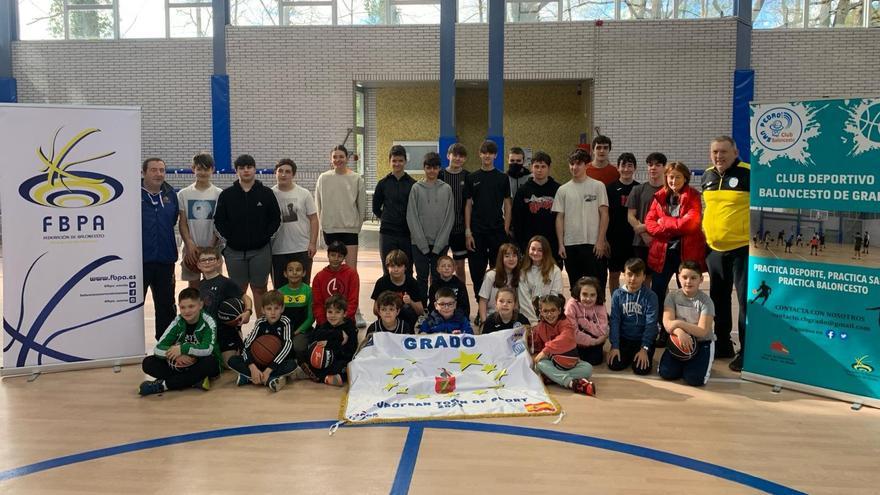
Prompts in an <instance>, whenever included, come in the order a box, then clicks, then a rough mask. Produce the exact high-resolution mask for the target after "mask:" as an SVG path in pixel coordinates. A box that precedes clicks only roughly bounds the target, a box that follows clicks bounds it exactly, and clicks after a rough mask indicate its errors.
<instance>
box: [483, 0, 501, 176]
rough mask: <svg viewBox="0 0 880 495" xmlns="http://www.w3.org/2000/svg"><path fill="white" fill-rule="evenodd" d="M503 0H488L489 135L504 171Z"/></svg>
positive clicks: (496, 165)
mask: <svg viewBox="0 0 880 495" xmlns="http://www.w3.org/2000/svg"><path fill="white" fill-rule="evenodd" d="M504 3H505V2H504V0H489V133H488V134H489V135H488V136H487V138H488V139H491V140H492V141H495V143H496V144H497V145H498V156H497V157H495V168H497V169H498V170H501V171H502V172H503V171H504Z"/></svg>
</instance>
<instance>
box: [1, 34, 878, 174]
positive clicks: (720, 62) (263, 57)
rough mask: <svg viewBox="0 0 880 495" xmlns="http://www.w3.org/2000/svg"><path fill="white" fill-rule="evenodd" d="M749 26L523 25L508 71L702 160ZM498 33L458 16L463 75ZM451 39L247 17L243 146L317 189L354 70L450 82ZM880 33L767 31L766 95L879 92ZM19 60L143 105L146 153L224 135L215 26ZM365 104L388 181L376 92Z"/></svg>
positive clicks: (237, 144) (610, 126)
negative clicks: (573, 83) (210, 36)
mask: <svg viewBox="0 0 880 495" xmlns="http://www.w3.org/2000/svg"><path fill="white" fill-rule="evenodd" d="M735 29H736V23H735V21H734V20H733V19H707V20H688V21H673V20H669V21H633V22H626V21H619V22H605V24H604V25H603V26H601V27H597V26H595V25H594V24H592V23H570V22H566V23H540V24H508V25H507V26H506V27H505V49H506V67H505V77H506V78H507V79H510V80H547V79H551V80H592V91H593V94H594V97H593V109H592V115H590V119H591V121H592V122H593V125H595V126H599V127H600V128H601V130H602V132H603V133H607V134H608V135H609V136H611V138H612V139H613V140H614V152H615V153H616V152H623V151H632V152H634V153H635V154H636V155H637V156H638V157H639V159H640V160H642V159H643V157H644V156H645V155H646V154H647V153H648V152H650V151H654V150H661V151H664V152H665V153H666V154H667V155H668V156H669V157H670V158H675V159H680V160H683V161H685V163H688V164H694V165H695V166H702V165H703V164H704V163H705V162H706V161H707V156H706V155H707V153H706V146H707V145H706V143H707V141H708V139H709V138H710V137H711V136H714V135H716V134H720V133H728V132H730V118H731V95H732V89H731V80H732V73H733V69H734V43H735ZM487 38H488V27H487V26H486V25H478V24H464V25H459V26H458V27H457V34H456V47H457V60H456V75H457V77H458V78H459V79H461V80H484V79H485V78H486V67H487V63H488V59H487V57H488V55H487V54H488V47H487ZM438 43H439V27H438V26H363V27H358V28H351V27H332V26H306V27H275V28H273V27H231V28H230V29H229V37H228V41H227V44H228V48H227V56H228V68H229V74H230V83H231V100H232V101H231V104H232V107H231V110H232V151H233V155H235V154H239V153H245V152H247V153H250V154H252V155H254V156H255V157H256V159H257V162H258V164H259V165H260V166H261V167H270V166H271V165H272V164H273V163H274V161H275V160H277V159H278V158H279V157H282V156H290V157H292V158H294V159H295V160H296V162H297V163H298V164H299V166H300V170H301V177H300V182H301V183H302V184H303V185H304V186H306V187H309V188H311V187H312V186H313V183H314V178H315V177H317V174H318V173H319V172H320V171H322V170H326V168H327V166H328V152H329V149H330V148H331V147H332V146H333V145H334V144H336V143H337V142H339V141H341V140H342V139H343V137H344V136H345V134H346V131H347V129H348V128H349V127H351V126H352V125H353V120H354V115H353V114H354V105H353V90H352V84H353V82H354V81H355V80H358V81H367V82H370V83H371V84H372V85H374V86H375V85H382V84H388V83H393V82H406V81H436V80H437V79H438V74H437V70H438V57H439V54H438ZM876 46H880V31H878V30H867V29H853V30H815V29H811V30H778V31H756V32H755V33H754V34H753V50H752V53H753V65H754V68H755V70H756V99H758V100H765V101H766V100H773V99H795V98H800V97H818V96H846V95H876V94H877V91H878V85H877V81H878V80H880V64H877V61H876V50H873V47H876ZM13 61H14V66H13V70H14V75H15V77H16V78H17V80H18V93H19V101H21V102H36V103H73V104H105V105H141V106H142V107H143V124H142V126H143V127H142V128H143V153H144V155H148V154H156V155H160V156H163V157H165V158H166V159H167V160H168V162H169V164H170V165H172V166H180V165H185V164H186V163H187V162H188V160H189V158H190V156H192V154H193V153H194V152H195V151H197V150H199V149H210V147H211V117H210V112H211V106H210V74H211V71H212V69H211V41H210V40H118V41H68V42H52V41H22V42H16V43H14V44H13ZM365 103H366V114H367V136H366V152H365V155H366V156H365V157H364V163H365V166H366V168H367V171H368V173H367V180H368V182H369V183H371V184H373V183H375V177H372V176H371V172H372V171H374V170H375V164H376V158H377V155H376V149H375V142H376V136H375V134H371V130H370V122H371V118H372V116H374V115H375V98H374V94H373V93H372V92H371V91H369V90H368V91H367V98H366V101H365ZM380 158H381V157H380ZM639 172H640V173H643V172H644V171H643V169H640V170H639ZM372 173H374V172H372ZM640 175H641V174H640Z"/></svg>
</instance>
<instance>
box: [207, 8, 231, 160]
mask: <svg viewBox="0 0 880 495" xmlns="http://www.w3.org/2000/svg"><path fill="white" fill-rule="evenodd" d="M212 7H213V9H214V75H212V76H211V130H212V142H213V144H214V162H215V164H216V170H217V172H224V173H228V172H232V125H231V119H230V111H229V76H228V75H227V74H226V26H228V25H229V0H213V3H212Z"/></svg>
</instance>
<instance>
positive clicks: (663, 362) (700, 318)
mask: <svg viewBox="0 0 880 495" xmlns="http://www.w3.org/2000/svg"><path fill="white" fill-rule="evenodd" d="M678 281H679V282H680V283H681V290H680V291H676V292H673V293H671V294H669V295H668V296H666V302H665V303H664V304H663V306H664V308H663V326H664V327H665V328H666V331H667V332H669V344H668V346H667V347H666V351H665V352H664V353H663V357H661V358H660V368H659V370H658V372H659V373H660V376H662V377H663V378H665V379H667V380H678V379H679V378H682V377H683V378H684V381H685V383H687V384H688V385H692V386H694V387H700V386H703V385H705V384H706V382H708V381H709V373H710V372H711V371H712V360H713V357H714V356H715V331H714V330H713V328H712V324H713V322H714V320H715V305H714V304H712V299H710V298H709V296H708V295H707V294H706V293H705V292H703V291H701V290H700V283H701V282H702V281H703V272H702V270H701V269H700V265H699V263H697V262H695V261H684V262H682V264H681V266H680V267H679V269H678Z"/></svg>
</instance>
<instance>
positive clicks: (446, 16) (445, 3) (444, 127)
mask: <svg viewBox="0 0 880 495" xmlns="http://www.w3.org/2000/svg"><path fill="white" fill-rule="evenodd" d="M456 11H457V9H456V1H455V0H440V137H439V139H438V145H439V146H438V150H439V151H440V163H441V165H442V166H443V167H444V168H445V167H448V166H449V158H447V157H446V150H447V149H448V148H449V146H450V145H452V144H454V143H456V142H457V141H458V138H456V136H455V20H456V14H457V12H456Z"/></svg>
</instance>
